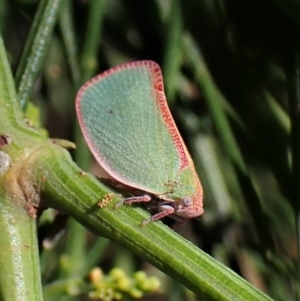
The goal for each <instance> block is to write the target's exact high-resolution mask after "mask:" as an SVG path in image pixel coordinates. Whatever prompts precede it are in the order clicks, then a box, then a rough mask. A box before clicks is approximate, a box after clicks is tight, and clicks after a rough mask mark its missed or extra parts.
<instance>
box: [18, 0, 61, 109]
mask: <svg viewBox="0 0 300 301" xmlns="http://www.w3.org/2000/svg"><path fill="white" fill-rule="evenodd" d="M61 1H62V0H41V1H40V3H39V7H38V10H37V13H36V14H35V17H34V20H33V23H32V27H31V29H30V32H29V36H28V38H27V40H26V44H25V47H24V49H23V51H22V55H21V58H20V61H19V64H18V67H17V70H16V76H15V77H16V81H15V82H16V87H17V91H18V101H19V103H20V105H21V108H22V109H23V110H24V109H25V108H26V104H27V102H28V100H29V98H30V96H31V92H32V89H33V86H34V83H35V80H36V78H37V76H38V74H39V73H40V70H41V67H42V64H43V61H44V58H45V55H46V52H47V49H48V45H49V43H50V39H51V36H52V31H53V28H54V25H55V23H56V17H57V15H58V11H59V7H60V4H61Z"/></svg>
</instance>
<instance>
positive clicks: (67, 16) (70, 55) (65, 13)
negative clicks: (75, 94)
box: [59, 0, 80, 90]
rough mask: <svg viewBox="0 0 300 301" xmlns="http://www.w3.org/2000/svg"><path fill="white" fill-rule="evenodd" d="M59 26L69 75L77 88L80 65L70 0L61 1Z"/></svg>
mask: <svg viewBox="0 0 300 301" xmlns="http://www.w3.org/2000/svg"><path fill="white" fill-rule="evenodd" d="M59 27H60V30H61V33H62V36H63V40H64V43H65V47H66V51H67V60H68V62H69V66H70V69H71V75H72V78H73V82H74V85H75V88H76V90H77V89H78V88H79V85H80V67H79V63H78V51H77V46H76V42H75V30H74V22H73V18H72V2H71V1H70V0H65V1H64V2H63V3H62V7H61V13H60V17H59Z"/></svg>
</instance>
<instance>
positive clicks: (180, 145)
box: [75, 60, 192, 189]
mask: <svg viewBox="0 0 300 301" xmlns="http://www.w3.org/2000/svg"><path fill="white" fill-rule="evenodd" d="M142 66H144V67H146V68H147V69H148V70H149V72H150V73H151V76H152V80H153V91H154V95H155V98H156V102H157V104H158V106H159V108H160V111H161V114H162V118H163V120H164V121H165V124H166V126H167V128H168V130H169V132H170V135H171V138H172V140H173V142H174V145H175V147H176V149H177V151H178V154H179V158H180V170H182V169H184V168H186V167H187V166H189V165H190V163H191V162H192V160H191V158H190V155H189V153H188V150H187V148H186V146H185V144H184V142H183V140H182V138H181V136H180V134H179V132H178V129H177V127H176V125H175V122H174V119H173V117H172V115H171V112H170V109H169V107H168V104H167V100H166V96H165V93H164V84H163V77H162V73H161V70H160V67H159V65H158V64H157V63H155V62H154V61H150V60H144V61H135V62H130V63H126V64H122V65H119V66H116V67H114V68H111V69H109V70H107V71H104V72H102V73H100V74H99V75H97V76H95V77H94V78H92V79H91V80H90V81H88V82H87V83H86V84H84V85H83V86H82V87H81V88H80V90H79V91H78V93H77V96H76V100H75V108H76V112H77V116H78V121H79V124H80V127H81V129H82V132H83V135H84V137H85V140H86V141H87V144H88V145H89V147H90V149H91V152H92V153H93V155H94V157H95V158H96V160H97V161H98V163H99V164H100V165H101V167H102V168H103V169H104V170H105V171H106V172H107V173H108V174H109V175H110V176H112V177H113V178H114V179H115V180H117V181H119V182H121V183H123V184H125V185H128V186H132V184H133V183H130V182H128V181H127V180H126V179H123V178H122V177H120V176H118V175H117V174H116V173H115V171H114V170H112V169H111V168H110V166H108V165H107V164H106V162H105V161H104V160H103V158H102V157H101V154H100V153H99V151H98V149H97V147H96V146H95V144H94V143H93V140H92V139H91V137H90V136H89V132H88V130H87V128H86V125H85V123H84V121H83V116H82V112H81V108H80V104H81V99H82V96H83V94H84V92H85V91H86V90H87V89H88V88H89V87H91V86H93V85H94V84H95V83H97V82H98V81H101V80H102V79H104V78H105V77H107V76H109V75H111V74H114V73H117V72H120V71H122V70H128V69H131V68H138V67H142ZM136 188H140V189H143V187H136Z"/></svg>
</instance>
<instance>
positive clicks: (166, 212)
mask: <svg viewBox="0 0 300 301" xmlns="http://www.w3.org/2000/svg"><path fill="white" fill-rule="evenodd" d="M159 209H160V210H161V211H160V212H158V213H156V214H154V215H152V216H151V217H150V218H148V219H146V220H144V221H143V223H142V225H143V226H145V225H147V224H148V223H150V222H154V221H157V220H159V219H162V218H163V217H165V216H167V215H170V214H172V213H174V211H175V210H174V208H173V207H172V206H169V205H161V206H160V208H159Z"/></svg>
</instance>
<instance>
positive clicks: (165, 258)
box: [32, 145, 271, 301]
mask: <svg viewBox="0 0 300 301" xmlns="http://www.w3.org/2000/svg"><path fill="white" fill-rule="evenodd" d="M40 154H41V156H40V157H39V158H37V161H35V164H34V167H35V168H34V170H32V172H33V173H34V177H35V178H37V179H38V178H43V177H45V175H47V180H46V181H45V182H44V184H43V188H42V189H43V191H44V194H45V195H46V196H48V198H49V200H52V202H51V203H49V205H51V206H53V207H54V208H57V209H59V210H62V211H64V212H66V213H68V214H70V215H72V216H73V217H74V218H76V219H77V220H78V221H79V222H81V223H82V224H84V225H85V226H87V227H88V228H89V229H90V230H91V231H93V232H94V233H96V234H101V235H104V236H106V237H107V238H109V239H111V240H114V241H116V242H118V243H120V244H121V245H123V246H125V247H126V248H128V249H130V250H132V251H133V252H134V253H136V254H137V255H139V256H140V257H142V258H143V259H145V260H147V261H148V262H150V263H152V264H153V265H155V266H156V267H158V268H159V269H161V270H162V271H164V272H165V273H167V274H170V275H172V277H174V278H175V279H177V280H178V281H180V282H181V283H183V284H184V285H186V286H187V287H188V288H190V289H191V290H193V291H194V292H195V293H196V294H198V295H199V296H201V297H203V298H204V299H205V300H260V301H262V300H271V299H269V298H268V297H267V296H265V295H264V294H263V293H261V292H259V291H258V290H256V289H255V288H253V287H252V286H251V285H250V284H249V283H247V282H246V281H245V280H243V279H242V278H240V277H239V276H238V275H236V274H235V273H234V272H232V271H231V270H229V269H228V268H226V267H225V266H223V265H221V264H220V263H218V262H217V261H215V260H214V259H212V258H211V257H210V256H208V255H206V254H205V253H204V252H202V251H201V250H199V249H198V248H197V247H196V246H194V245H193V244H191V243H190V242H188V241H186V240H185V239H183V238H182V237H180V236H179V235H178V234H177V233H175V232H174V231H171V230H170V229H168V228H167V227H166V226H164V225H163V224H162V223H160V222H157V223H152V224H149V225H147V226H146V227H142V226H141V223H142V221H143V220H144V219H145V218H146V217H147V213H146V211H144V210H142V209H141V208H133V207H131V206H122V207H120V208H118V209H116V208H114V206H113V204H114V203H115V202H116V201H119V200H120V199H118V200H116V198H114V200H113V201H112V203H111V204H109V205H108V206H106V207H105V208H101V209H100V208H99V206H98V205H97V204H98V201H99V200H100V201H101V199H102V198H103V197H105V195H107V194H108V193H110V191H109V190H107V189H106V188H105V187H103V186H102V185H101V184H100V183H99V182H98V181H97V180H96V179H95V178H94V177H92V176H90V175H88V174H82V172H81V170H80V169H79V168H78V167H77V166H76V165H75V164H74V163H73V162H72V160H71V158H70V156H69V154H68V153H67V152H66V151H64V150H62V149H61V148H59V147H58V146H55V145H52V147H49V146H48V147H46V148H45V149H44V150H43V151H42V152H41V153H40Z"/></svg>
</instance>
